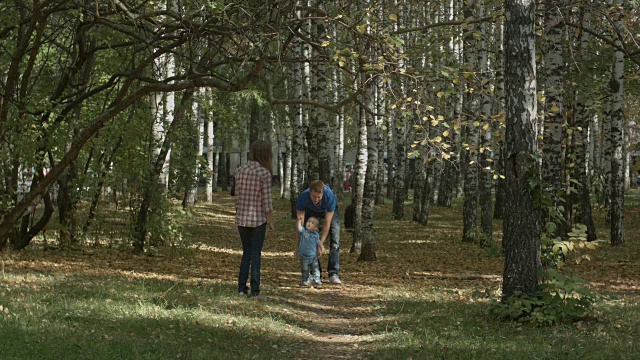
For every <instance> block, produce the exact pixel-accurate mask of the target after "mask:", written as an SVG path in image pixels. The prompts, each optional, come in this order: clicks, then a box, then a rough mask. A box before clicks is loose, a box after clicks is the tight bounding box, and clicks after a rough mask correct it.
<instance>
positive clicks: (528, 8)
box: [502, 0, 542, 299]
mask: <svg viewBox="0 0 640 360" xmlns="http://www.w3.org/2000/svg"><path fill="white" fill-rule="evenodd" d="M505 12H506V20H505V42H504V43H505V53H507V54H510V55H509V59H510V60H509V61H508V62H506V64H505V85H506V86H505V88H506V93H507V98H506V121H507V126H506V139H505V143H506V148H505V156H506V157H505V164H506V169H505V175H506V198H507V199H508V202H507V203H506V204H505V205H506V206H505V212H504V241H505V264H504V273H503V285H502V294H503V299H507V298H509V297H511V296H513V295H516V294H517V292H521V293H523V294H527V295H530V296H534V295H535V294H536V291H537V290H538V284H539V279H538V276H539V270H540V267H541V259H540V252H541V242H540V220H539V214H538V209H537V208H536V205H535V202H534V197H533V193H532V188H531V187H530V185H529V182H530V181H531V180H532V178H535V177H536V176H537V175H536V174H537V173H538V166H539V165H538V162H537V161H532V160H531V159H532V157H533V156H535V155H536V153H537V151H538V149H537V128H536V127H537V126H536V113H537V111H536V110H537V109H536V108H537V102H536V63H535V53H536V50H535V40H536V36H535V26H534V21H535V3H534V1H533V0H506V1H505ZM535 190H536V191H542V190H541V189H540V188H538V189H535Z"/></svg>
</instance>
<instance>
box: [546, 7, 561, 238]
mask: <svg viewBox="0 0 640 360" xmlns="http://www.w3.org/2000/svg"><path fill="white" fill-rule="evenodd" d="M562 2H564V0H563V1H562ZM562 2H561V3H562ZM558 6H562V4H559V5H555V4H550V5H549V6H548V8H547V9H546V13H545V15H546V17H545V27H546V28H548V29H549V30H548V33H547V34H546V40H547V51H546V56H545V60H544V61H545V69H546V74H545V75H546V76H545V89H544V90H545V95H546V100H545V102H544V103H545V108H544V109H543V110H544V114H545V121H544V134H543V138H544V141H543V142H542V144H543V145H542V180H543V183H544V186H545V193H547V194H549V195H550V196H551V206H552V207H554V208H555V209H545V214H546V215H545V219H544V221H545V222H553V223H555V224H556V225H557V226H556V229H557V230H556V233H555V234H554V235H555V236H560V235H563V231H564V229H565V226H564V225H563V222H564V213H565V212H564V211H562V209H561V206H562V205H563V204H562V199H563V198H564V194H565V190H564V189H565V187H564V184H563V183H564V182H563V177H562V175H563V168H562V163H563V160H564V159H563V147H562V134H563V126H565V118H564V115H563V109H564V73H565V72H566V70H565V68H564V58H563V44H562V41H563V36H564V31H563V30H564V28H565V27H564V25H563V16H562V13H561V11H560V10H559V9H558ZM554 214H556V215H554Z"/></svg>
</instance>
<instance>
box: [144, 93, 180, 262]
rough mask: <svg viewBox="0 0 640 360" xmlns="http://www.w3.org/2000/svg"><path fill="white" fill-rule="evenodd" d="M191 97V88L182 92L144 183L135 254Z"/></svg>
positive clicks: (145, 228) (145, 233)
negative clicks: (176, 133) (166, 161)
mask: <svg viewBox="0 0 640 360" xmlns="http://www.w3.org/2000/svg"><path fill="white" fill-rule="evenodd" d="M192 98H193V90H187V91H185V92H183V95H182V101H181V103H180V107H179V108H178V109H177V113H176V116H175V118H174V119H173V121H172V123H171V126H170V127H169V130H168V131H167V133H166V134H165V137H164V141H163V142H162V147H161V148H160V153H159V154H158V157H157V158H156V159H155V162H154V165H153V167H151V169H150V171H149V175H148V178H147V181H146V182H145V184H144V186H145V191H144V194H143V197H142V201H141V204H140V211H139V212H138V219H137V221H136V238H135V240H134V242H133V250H134V252H135V253H137V254H141V253H142V252H144V246H145V242H146V239H147V222H148V214H149V210H150V208H151V202H152V199H153V197H154V195H155V193H156V191H157V189H158V185H160V186H162V183H161V182H160V178H161V176H162V173H163V167H164V165H165V159H166V156H168V154H169V151H170V149H171V142H172V141H173V137H174V134H175V132H176V131H177V128H178V126H179V125H180V123H181V122H182V121H183V120H184V119H185V117H186V116H185V111H186V109H187V108H188V104H190V103H191V100H192Z"/></svg>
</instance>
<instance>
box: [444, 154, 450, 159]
mask: <svg viewBox="0 0 640 360" xmlns="http://www.w3.org/2000/svg"><path fill="white" fill-rule="evenodd" d="M442 158H444V159H449V158H451V155H449V154H447V153H442Z"/></svg>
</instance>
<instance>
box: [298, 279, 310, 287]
mask: <svg viewBox="0 0 640 360" xmlns="http://www.w3.org/2000/svg"><path fill="white" fill-rule="evenodd" d="M300 286H309V280H307V281H303V282H301V283H300Z"/></svg>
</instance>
